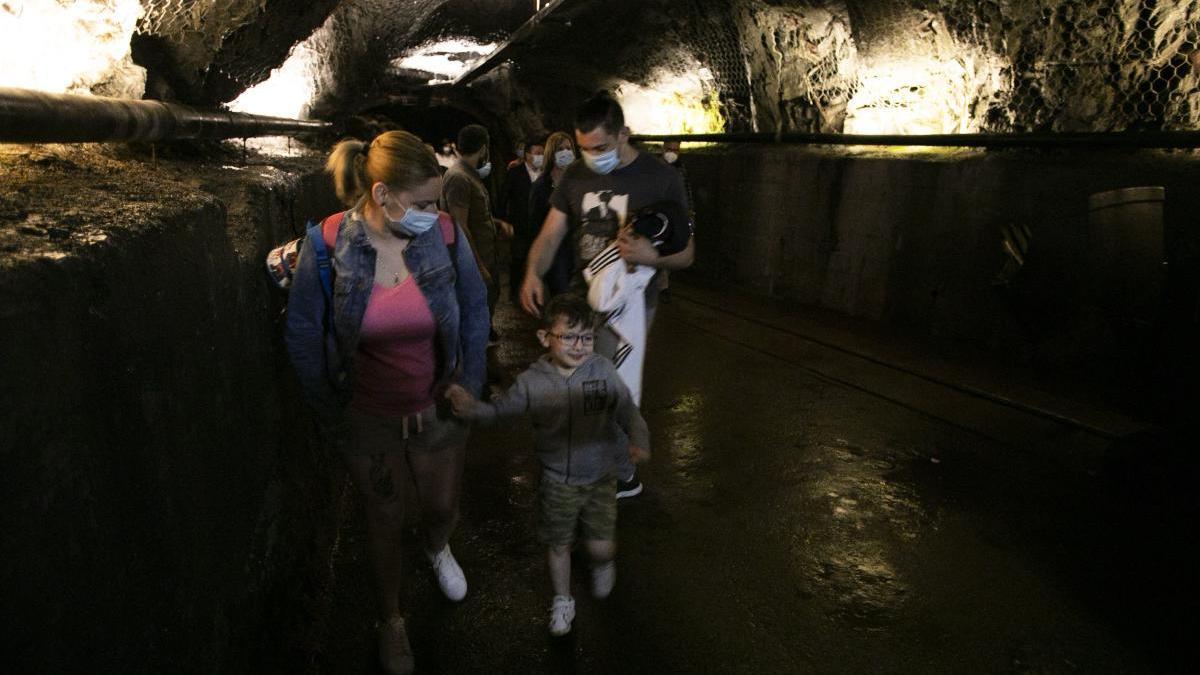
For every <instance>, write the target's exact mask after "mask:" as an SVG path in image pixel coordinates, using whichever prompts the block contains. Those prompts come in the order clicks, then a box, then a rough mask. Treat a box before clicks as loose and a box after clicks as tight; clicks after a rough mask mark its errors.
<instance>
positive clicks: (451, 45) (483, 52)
mask: <svg viewBox="0 0 1200 675" xmlns="http://www.w3.org/2000/svg"><path fill="white" fill-rule="evenodd" d="M499 46H500V45H499V43H496V42H489V43H486V44H481V43H479V42H474V41H472V40H464V39H456V40H443V41H441V42H434V43H429V44H426V45H423V46H421V47H419V48H417V49H416V50H414V51H412V52H410V53H408V54H406V55H404V56H401V57H400V58H398V59H396V60H394V61H392V66H393V67H394V68H399V69H405V70H418V71H421V72H424V73H429V74H430V75H433V78H432V79H430V80H429V84H448V83H450V82H453V81H454V80H455V79H456V78H457V77H458V76H459V75H462V74H463V73H465V72H467V71H468V70H470V69H471V66H472V64H474V63H475V62H476V61H478V60H479V59H481V58H484V57H485V56H487V55H489V54H491V53H492V52H494V51H496V48H497V47H499Z"/></svg>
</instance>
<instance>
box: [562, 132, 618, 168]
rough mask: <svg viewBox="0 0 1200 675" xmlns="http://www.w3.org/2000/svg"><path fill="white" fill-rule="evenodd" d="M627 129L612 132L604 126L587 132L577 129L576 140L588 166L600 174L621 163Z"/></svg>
mask: <svg viewBox="0 0 1200 675" xmlns="http://www.w3.org/2000/svg"><path fill="white" fill-rule="evenodd" d="M626 133H627V131H626V130H625V129H622V130H621V131H620V132H619V133H615V134H614V133H610V132H608V131H607V130H606V129H605V128H604V127H603V126H599V127H596V128H595V129H592V130H591V131H589V132H587V133H583V132H581V131H579V130H578V129H576V130H575V141H576V144H577V145H578V146H579V150H580V152H581V153H582V155H583V161H584V163H585V164H587V167H588V168H589V169H591V170H592V171H595V172H596V173H598V174H607V173H611V172H612V170H613V169H615V168H617V165H619V164H620V163H621V153H620V150H621V147H622V146H623V145H624V143H625V135H626Z"/></svg>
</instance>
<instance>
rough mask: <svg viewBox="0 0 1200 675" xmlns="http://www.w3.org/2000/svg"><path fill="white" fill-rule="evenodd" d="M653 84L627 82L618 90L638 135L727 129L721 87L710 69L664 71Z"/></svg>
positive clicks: (702, 132)
mask: <svg viewBox="0 0 1200 675" xmlns="http://www.w3.org/2000/svg"><path fill="white" fill-rule="evenodd" d="M651 82H652V84H651V85H649V86H642V85H639V84H634V83H630V82H627V83H625V84H622V85H621V86H620V87H618V88H617V90H616V97H617V100H618V101H619V102H620V103H621V107H622V108H624V110H625V120H626V121H627V123H628V124H629V126H630V128H631V129H632V130H633V132H634V133H638V134H708V133H721V132H723V131H725V118H724V117H723V116H722V115H721V109H720V104H719V103H718V101H717V93H716V92H717V87H716V84H715V83H714V82H713V78H712V73H711V72H709V70H708V69H707V68H700V67H697V68H695V69H693V70H689V71H687V72H683V73H671V72H662V73H660V74H659V75H658V76H657V77H655V78H654V79H652V80H651Z"/></svg>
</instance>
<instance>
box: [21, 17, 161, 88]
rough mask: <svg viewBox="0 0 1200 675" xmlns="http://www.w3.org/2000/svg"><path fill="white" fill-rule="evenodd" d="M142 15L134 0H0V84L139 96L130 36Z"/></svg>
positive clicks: (141, 76)
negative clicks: (100, 88) (102, 88)
mask: <svg viewBox="0 0 1200 675" xmlns="http://www.w3.org/2000/svg"><path fill="white" fill-rule="evenodd" d="M142 13H143V10H142V5H141V3H140V2H138V0H92V1H78V2H60V1H59V0H3V1H0V64H3V65H2V66H0V87H20V88H24V89H37V90H39V91H46V92H52V93H56V94H61V93H76V94H86V93H91V89H92V87H94V86H96V85H100V84H105V85H108V86H107V88H106V90H105V91H104V92H103V93H105V94H108V95H115V96H125V97H129V98H141V97H142V94H143V93H144V92H145V87H146V75H145V70H143V69H141V68H139V67H137V66H134V65H133V62H132V60H131V59H130V55H129V40H130V37H131V36H132V35H133V31H134V28H135V26H136V25H137V21H138V19H139V18H140V17H141V16H142Z"/></svg>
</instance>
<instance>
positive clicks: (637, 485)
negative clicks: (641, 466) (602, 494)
mask: <svg viewBox="0 0 1200 675" xmlns="http://www.w3.org/2000/svg"><path fill="white" fill-rule="evenodd" d="M640 494H642V481H640V480H638V477H637V474H636V473H635V474H633V477H632V478H630V479H629V480H621V479H620V478H618V479H617V499H624V498H626V497H636V496H637V495H640Z"/></svg>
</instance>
